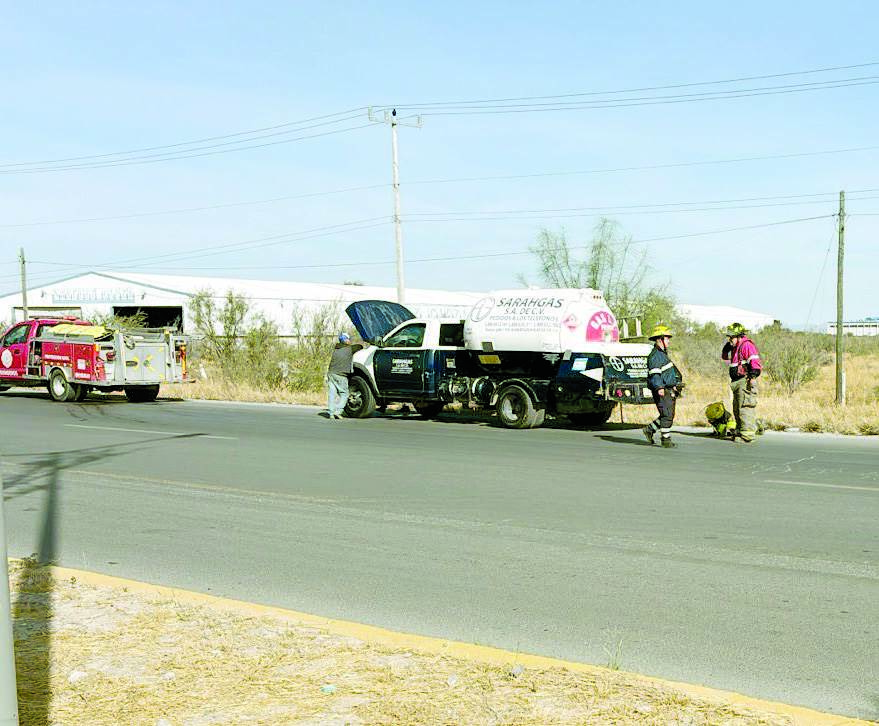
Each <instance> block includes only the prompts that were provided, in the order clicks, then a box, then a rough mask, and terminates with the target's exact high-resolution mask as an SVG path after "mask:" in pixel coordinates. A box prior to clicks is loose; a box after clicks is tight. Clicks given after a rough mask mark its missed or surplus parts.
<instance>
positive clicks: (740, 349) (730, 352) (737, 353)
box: [721, 335, 763, 381]
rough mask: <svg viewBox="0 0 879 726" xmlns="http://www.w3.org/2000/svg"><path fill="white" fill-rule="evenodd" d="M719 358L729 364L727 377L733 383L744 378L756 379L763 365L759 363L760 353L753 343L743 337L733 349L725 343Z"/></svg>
mask: <svg viewBox="0 0 879 726" xmlns="http://www.w3.org/2000/svg"><path fill="white" fill-rule="evenodd" d="M721 357H722V358H723V360H725V361H727V362H728V363H729V377H730V379H731V380H733V381H738V380H739V379H741V378H744V377H746V376H747V377H748V378H757V376H759V375H760V372H761V371H762V370H763V364H762V363H761V362H760V351H758V350H757V346H756V345H754V341H752V340H751V339H750V338H748V337H747V336H744V335H743V336H742V337H741V339H740V340H739V344H738V345H737V346H735V347H733V346H732V345H730V343H729V342H727V343H726V345H724V346H723V352H722V353H721Z"/></svg>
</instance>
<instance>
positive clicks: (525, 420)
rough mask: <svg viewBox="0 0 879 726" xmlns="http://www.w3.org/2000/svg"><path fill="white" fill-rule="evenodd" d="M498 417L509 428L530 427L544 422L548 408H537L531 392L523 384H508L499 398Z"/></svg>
mask: <svg viewBox="0 0 879 726" xmlns="http://www.w3.org/2000/svg"><path fill="white" fill-rule="evenodd" d="M497 417H498V420H499V421H500V422H501V424H502V425H503V426H505V427H506V428H508V429H530V428H534V427H536V426H540V425H541V424H542V423H543V421H544V418H545V417H546V409H540V410H538V409H537V408H535V407H534V402H533V401H532V400H531V396H530V394H529V393H528V391H526V390H525V389H524V388H522V387H521V386H515V385H514V386H507V387H506V388H505V389H504V390H502V391H501V392H500V395H499V396H498V399H497Z"/></svg>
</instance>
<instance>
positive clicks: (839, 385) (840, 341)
mask: <svg viewBox="0 0 879 726" xmlns="http://www.w3.org/2000/svg"><path fill="white" fill-rule="evenodd" d="M844 256H845V192H840V193H839V242H838V244H837V254H836V405H837V406H845V358H844V356H845V338H844V337H843V334H842V333H843V330H842V298H843V285H842V272H843V258H844Z"/></svg>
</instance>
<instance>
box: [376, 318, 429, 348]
mask: <svg viewBox="0 0 879 726" xmlns="http://www.w3.org/2000/svg"><path fill="white" fill-rule="evenodd" d="M423 342H424V323H412V325H407V326H406V327H405V328H401V329H400V330H398V331H397V332H396V333H394V334H393V335H392V336H391V337H390V338H388V339H387V340H386V341H385V347H386V348H418V347H419V346H421V344H422V343H423Z"/></svg>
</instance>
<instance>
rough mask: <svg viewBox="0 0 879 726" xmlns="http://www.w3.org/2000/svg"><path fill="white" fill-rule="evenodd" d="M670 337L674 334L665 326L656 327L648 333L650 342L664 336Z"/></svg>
mask: <svg viewBox="0 0 879 726" xmlns="http://www.w3.org/2000/svg"><path fill="white" fill-rule="evenodd" d="M666 335H667V336H669V337H671V336H672V335H674V333H672V332H671V328H669V327H668V326H667V325H657V326H656V327H655V328H653V332H652V333H650V340H656V339H657V338H662V337H664V336H666Z"/></svg>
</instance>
